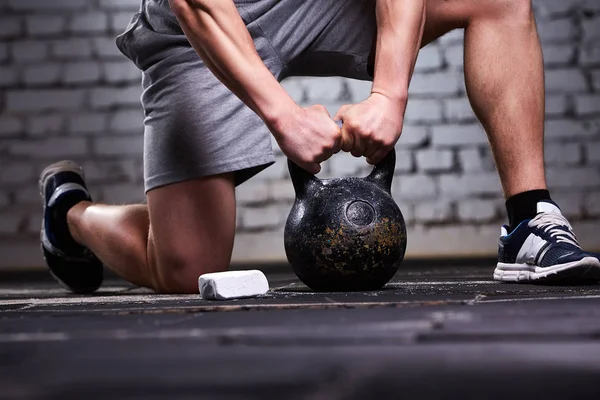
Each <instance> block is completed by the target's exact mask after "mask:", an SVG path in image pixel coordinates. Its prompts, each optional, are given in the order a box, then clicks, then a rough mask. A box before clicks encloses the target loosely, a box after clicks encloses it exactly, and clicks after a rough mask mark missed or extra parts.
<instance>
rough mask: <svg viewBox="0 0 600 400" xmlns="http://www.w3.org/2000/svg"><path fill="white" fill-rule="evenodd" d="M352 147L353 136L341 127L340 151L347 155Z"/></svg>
mask: <svg viewBox="0 0 600 400" xmlns="http://www.w3.org/2000/svg"><path fill="white" fill-rule="evenodd" d="M353 147H354V136H353V135H352V133H351V132H350V131H349V130H348V128H345V127H344V126H342V150H343V151H345V152H346V153H348V152H349V151H350V150H352V148H353Z"/></svg>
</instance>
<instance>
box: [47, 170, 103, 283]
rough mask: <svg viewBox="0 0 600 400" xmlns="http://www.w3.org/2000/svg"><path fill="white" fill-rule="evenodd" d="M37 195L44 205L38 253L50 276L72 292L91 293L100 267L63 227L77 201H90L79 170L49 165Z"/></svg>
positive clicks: (100, 264) (89, 253) (100, 273)
mask: <svg viewBox="0 0 600 400" xmlns="http://www.w3.org/2000/svg"><path fill="white" fill-rule="evenodd" d="M40 194H41V195H42V200H43V202H44V216H43V219H42V231H41V242H42V253H43V255H44V259H45V260H46V263H47V264H48V267H49V268H50V272H51V274H52V275H53V276H54V277H55V278H56V280H58V282H59V283H60V284H61V285H62V286H64V287H65V288H67V289H69V290H71V291H72V292H75V293H90V292H93V291H95V290H96V289H98V287H100V285H101V284H102V279H103V274H104V271H103V266H102V263H101V262H100V260H98V258H97V257H96V256H95V255H94V254H93V253H92V252H91V251H90V250H89V249H88V248H86V247H84V246H82V245H80V244H79V243H77V242H76V241H75V240H74V239H73V237H72V236H71V233H70V232H69V227H68V225H67V212H68V211H69V209H70V208H71V207H73V206H74V205H75V204H77V203H79V202H80V201H86V200H87V201H91V200H92V198H91V196H90V194H89V192H88V190H87V187H86V185H85V182H84V174H83V170H82V169H81V167H80V166H79V165H77V164H76V163H74V162H73V161H59V162H57V163H55V164H52V165H50V166H49V167H47V168H46V169H45V170H44V171H43V172H42V175H41V177H40Z"/></svg>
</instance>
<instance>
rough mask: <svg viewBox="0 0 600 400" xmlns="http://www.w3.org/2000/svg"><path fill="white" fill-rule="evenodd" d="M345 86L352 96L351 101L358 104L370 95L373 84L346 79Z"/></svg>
mask: <svg viewBox="0 0 600 400" xmlns="http://www.w3.org/2000/svg"><path fill="white" fill-rule="evenodd" d="M346 85H347V87H348V89H349V90H350V93H351V95H352V101H353V102H355V103H358V102H360V101H362V100H365V99H366V98H367V97H369V95H370V94H371V88H372V87H373V83H372V82H371V81H360V80H358V79H346Z"/></svg>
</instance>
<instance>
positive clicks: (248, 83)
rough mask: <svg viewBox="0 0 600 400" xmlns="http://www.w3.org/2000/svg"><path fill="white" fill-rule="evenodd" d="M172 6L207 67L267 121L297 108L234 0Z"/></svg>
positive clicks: (176, 1) (189, 0) (178, 0)
mask: <svg viewBox="0 0 600 400" xmlns="http://www.w3.org/2000/svg"><path fill="white" fill-rule="evenodd" d="M169 4H170V6H171V9H172V10H173V12H174V14H175V16H176V17H177V20H178V21H179V23H180V25H181V28H182V29H183V31H184V33H185V35H186V37H187V38H188V40H189V41H190V43H191V45H192V46H193V47H194V49H195V50H196V52H197V53H198V55H199V56H200V57H201V58H202V61H203V62H204V63H205V64H206V66H207V67H208V68H209V69H210V70H211V71H212V72H213V74H215V76H216V77H217V78H218V79H219V80H220V81H221V82H222V83H223V84H225V85H226V86H227V87H228V88H229V90H231V91H232V92H233V93H234V94H235V95H236V96H238V97H239V98H240V99H241V100H242V101H243V102H244V103H245V104H246V105H247V106H248V107H250V108H251V109H252V110H253V111H254V112H256V113H257V114H258V115H259V116H260V117H261V118H262V119H263V120H264V121H273V120H275V119H277V118H278V117H279V115H280V114H281V113H283V112H286V111H288V110H290V109H294V108H298V106H297V105H296V103H295V102H294V101H293V100H292V99H291V98H290V96H289V95H288V94H287V93H286V92H285V90H284V89H283V87H282V86H281V85H280V84H279V82H277V80H276V79H275V77H274V76H273V75H272V74H271V72H270V71H269V70H268V68H267V67H266V66H265V64H264V63H263V61H262V60H261V58H260V57H259V55H258V53H257V52H256V49H255V47H254V43H253V41H252V38H251V37H250V34H249V32H248V30H247V29H246V26H245V25H244V22H243V21H242V18H241V17H240V15H239V13H238V11H237V9H236V7H235V5H234V3H233V1H232V0H169Z"/></svg>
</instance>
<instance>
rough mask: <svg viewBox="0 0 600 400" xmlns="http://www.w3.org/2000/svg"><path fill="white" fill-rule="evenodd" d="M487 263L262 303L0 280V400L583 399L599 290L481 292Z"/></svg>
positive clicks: (596, 363)
mask: <svg viewBox="0 0 600 400" xmlns="http://www.w3.org/2000/svg"><path fill="white" fill-rule="evenodd" d="M493 267H494V265H493V263H492V262H491V261H489V262H481V263H479V265H469V266H460V265H457V264H456V263H453V265H442V263H440V264H439V265H431V264H422V265H415V264H414V263H413V265H410V266H407V267H406V268H402V269H401V271H400V272H399V273H398V275H397V276H396V277H395V278H394V280H393V281H392V283H390V284H389V285H388V286H387V287H386V288H385V289H384V290H381V291H377V292H366V293H363V292H361V293H313V292H310V291H308V290H307V289H306V288H305V287H303V286H302V285H301V284H299V283H298V281H296V280H295V279H294V276H293V275H292V274H291V273H289V272H284V273H282V272H277V271H279V270H275V271H274V272H272V273H270V274H268V276H269V281H270V283H271V288H272V291H271V292H270V293H269V294H267V295H265V296H262V297H260V298H255V299H243V300H235V301H220V302H209V301H204V300H201V299H200V298H199V296H197V295H196V296H194V295H191V296H160V295H155V294H152V293H150V292H149V291H146V290H143V289H139V288H135V287H132V286H130V285H128V284H127V283H124V282H122V281H119V280H114V279H111V280H109V281H107V282H106V284H105V285H104V287H103V288H102V289H101V290H100V291H99V292H98V293H96V294H94V295H92V296H79V295H72V294H69V293H67V292H66V291H65V290H63V289H61V288H60V287H58V286H57V285H56V284H54V282H53V281H51V280H46V279H39V278H37V279H33V278H31V277H27V276H24V275H23V276H19V275H17V276H12V277H11V279H4V283H1V284H0V312H1V314H0V317H1V319H0V398H11V399H13V398H14V399H37V398H40V399H41V398H44V399H67V398H68V399H71V398H74V399H75V398H77V399H78V398H106V399H121V398H139V399H159V398H161V399H162V398H164V399H179V398H186V399H187V398H190V399H192V398H193V399H228V400H229V399H266V398H269V399H270V398H274V399H379V398H390V399H413V398H419V399H423V398H447V399H454V398H461V399H478V400H481V399H503V400H506V399H514V398H527V399H532V398H541V399H542V398H543V399H548V398H551V399H578V398H586V399H595V398H599V397H598V395H600V341H599V338H600V285H585V286H536V285H523V284H518V285H515V284H501V283H496V282H493V281H491V280H490V276H491V273H492V270H493Z"/></svg>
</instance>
